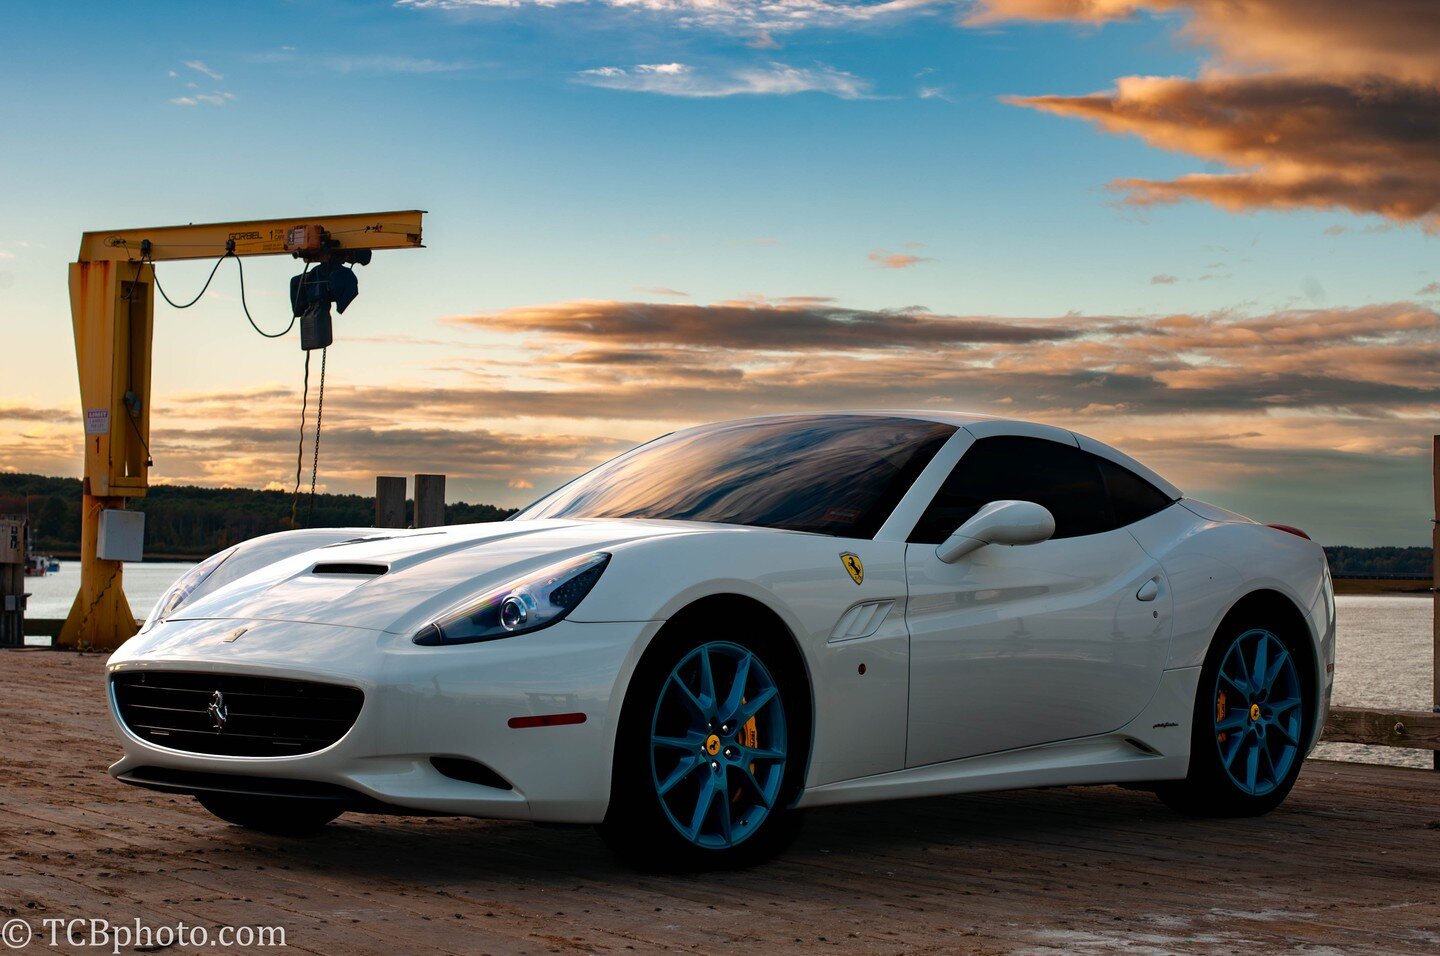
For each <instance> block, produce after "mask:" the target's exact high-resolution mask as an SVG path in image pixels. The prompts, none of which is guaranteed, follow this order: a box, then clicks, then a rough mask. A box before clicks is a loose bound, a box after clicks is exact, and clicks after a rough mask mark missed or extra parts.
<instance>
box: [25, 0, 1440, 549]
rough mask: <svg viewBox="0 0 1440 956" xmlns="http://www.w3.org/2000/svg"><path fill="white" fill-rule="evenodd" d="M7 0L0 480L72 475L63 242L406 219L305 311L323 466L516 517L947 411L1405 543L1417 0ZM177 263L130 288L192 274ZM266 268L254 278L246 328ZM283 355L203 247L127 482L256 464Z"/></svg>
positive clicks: (1428, 345) (1430, 24) (1425, 295)
mask: <svg viewBox="0 0 1440 956" xmlns="http://www.w3.org/2000/svg"><path fill="white" fill-rule="evenodd" d="M0 18H3V21H0V22H3V24H4V28H3V29H0V71H3V73H0V76H3V77H4V79H3V84H4V92H5V94H6V95H4V96H0V177H3V178H0V183H3V186H0V469H5V470H15V471H35V472H41V473H45V474H55V475H78V474H79V473H80V469H81V465H82V461H81V441H82V438H83V429H82V425H81V410H80V407H79V391H78V385H77V382H76V373H75V367H74V350H73V338H72V334H71V324H70V318H69V305H68V290H67V286H66V279H65V276H66V264H67V263H68V262H70V261H72V260H73V259H74V258H75V256H76V250H77V248H78V243H79V239H80V234H81V233H82V232H84V231H87V230H102V229H113V228H129V227H139V226H148V225H170V224H178V223H185V222H211V221H230V220H245V219H268V218H291V217H294V218H297V219H303V217H305V216H308V215H319V214H337V213H352V212H368V211H382V210H390V209H410V208H419V209H424V210H427V215H426V221H425V236H424V238H425V245H426V247H427V248H425V249H423V250H419V251H408V250H407V251H395V252H385V253H381V254H377V255H376V257H375V260H374V262H372V263H371V264H370V265H369V266H367V267H363V268H360V269H359V270H358V273H359V279H360V297H359V298H358V299H357V300H356V301H355V303H354V304H353V305H351V306H350V308H349V309H348V310H347V311H346V313H345V314H344V315H339V316H336V319H335V335H336V343H335V345H334V346H333V347H332V348H331V349H330V351H329V354H328V357H327V360H326V373H327V382H326V394H325V413H324V428H323V441H322V445H321V457H320V467H319V475H320V480H319V487H321V488H322V489H325V490H331V491H346V492H360V493H371V492H372V491H373V487H374V484H373V482H374V476H375V475H377V474H406V475H408V474H413V473H416V472H441V473H445V474H447V475H449V488H448V490H449V496H450V497H451V499H452V500H453V499H463V500H469V501H484V502H491V503H496V504H501V505H523V504H525V503H527V502H528V501H530V500H533V499H534V498H536V497H538V496H539V495H540V494H541V493H543V492H544V491H546V490H548V489H550V488H553V487H555V486H556V485H558V484H560V483H562V482H564V481H565V480H568V479H569V478H570V477H573V476H574V475H575V474H577V473H579V472H580V471H583V470H584V469H586V468H588V467H590V466H591V465H593V464H595V463H598V462H599V461H602V460H604V459H605V458H607V457H610V456H611V455H613V454H616V453H618V452H619V451H622V450H624V449H625V448H628V447H630V446H632V445H633V444H635V443H637V442H639V441H642V440H645V439H647V438H650V437H653V436H655V435H657V434H661V433H663V432H666V431H669V430H672V429H674V428H676V427H681V426H684V425H689V424H694V423H699V422H703V421H709V420H716V419H722V418H733V417H740V416H745V415H750V414H759V413H768V412H782V411H795V410H803V409H830V408H860V407H871V408H875V407H884V408H921V409H924V408H932V409H942V408H943V409H960V410H967V411H977V412H983V413H987V414H998V415H1006V416H1014V417H1019V418H1026V419H1031V420H1038V421H1045V422H1051V423H1055V424H1060V425H1063V426H1067V427H1071V428H1074V429H1076V430H1078V431H1081V432H1084V433H1087V434H1090V435H1093V436H1095V437H1097V438H1100V439H1101V440H1104V441H1108V442H1111V443H1113V444H1115V445H1117V446H1118V447H1120V448H1121V449H1123V450H1125V451H1126V452H1128V453H1130V454H1131V455H1133V456H1135V457H1137V458H1139V459H1141V460H1143V461H1145V462H1146V463H1147V464H1150V465H1151V466H1152V467H1154V468H1155V469H1156V470H1158V471H1159V472H1161V473H1162V474H1164V475H1165V476H1166V477H1168V478H1169V479H1170V480H1172V481H1173V482H1175V483H1176V484H1177V485H1179V486H1180V487H1181V488H1183V489H1184V490H1185V491H1186V493H1187V494H1190V495H1192V496H1195V497H1199V498H1204V499H1207V500H1211V501H1214V502H1216V503H1217V504H1221V505H1223V506H1226V507H1229V508H1233V509H1235V510H1238V511H1241V512H1242V513H1245V514H1248V515H1250V516H1252V517H1254V518H1257V519H1259V520H1263V521H1266V522H1278V523H1285V524H1291V525H1296V526H1299V527H1302V528H1305V529H1306V530H1308V531H1309V532H1310V533H1311V534H1312V535H1313V536H1314V537H1316V538H1317V539H1318V540H1320V541H1322V542H1324V543H1327V544H1351V545H1380V544H1387V545H1417V544H1423V543H1427V542H1428V540H1429V528H1430V516H1431V507H1430V502H1429V481H1430V467H1429V454H1430V445H1431V436H1432V434H1434V433H1435V432H1440V312H1437V310H1440V263H1437V262H1436V261H1435V260H1436V254H1437V252H1440V57H1436V56H1435V54H1434V51H1435V50H1436V49H1437V48H1440V4H1434V3H1433V2H1431V0H1370V2H1367V3H1365V4H1356V3H1353V0H880V2H876V0H760V2H741V0H399V2H391V0H385V2H353V3H340V2H334V0H285V2H271V0H252V2H247V3H244V4H223V5H222V4H195V3H167V2H152V3H147V4H140V5H135V4H130V5H117V4H113V3H93V4H85V3H73V4H33V3H19V2H10V0H0ZM212 265H213V263H211V262H186V263H161V264H159V266H158V267H157V274H158V277H159V280H160V282H161V284H162V285H163V286H164V288H165V290H166V291H167V292H168V293H170V296H171V298H173V299H176V300H177V301H184V300H188V299H189V298H190V297H191V296H193V295H194V294H195V293H196V292H197V291H198V290H199V289H200V288H201V286H202V285H203V284H204V282H205V278H206V275H207V274H208V273H209V271H210V268H211V266H212ZM298 271H299V266H298V264H297V263H296V262H295V261H293V260H291V259H289V258H287V257H270V258H264V259H258V258H256V259H247V260H246V266H245V276H246V294H247V300H248V302H249V304H250V306H251V310H252V312H253V313H254V314H255V318H256V321H257V322H259V323H260V324H261V325H262V327H264V328H266V329H267V330H277V329H282V328H284V326H285V325H286V323H287V322H288V321H289V306H288V300H287V290H288V281H289V277H290V276H291V275H293V274H295V273H296V272H298ZM302 363H303V353H302V352H301V351H300V349H299V343H298V337H297V335H296V334H295V333H293V332H292V333H291V334H290V335H289V336H286V337H282V338H279V339H274V340H272V339H266V338H262V337H261V336H259V335H256V334H255V333H254V332H253V331H252V330H251V328H250V326H249V325H248V324H247V323H246V321H245V317H244V314H243V313H242V312H241V309H240V301H239V283H238V277H237V274H236V269H235V264H234V263H232V262H226V263H222V264H221V267H220V269H219V270H218V272H217V273H216V277H215V279H214V281H213V282H212V284H211V285H210V286H209V288H208V289H207V290H206V291H205V293H204V295H203V296H201V299H200V301H199V302H198V303H197V304H196V306H195V307H193V308H191V309H189V310H185V311H179V310H174V309H171V308H169V307H168V306H166V305H165V304H164V303H163V302H161V303H158V304H157V308H156V340H155V370H154V376H153V395H152V413H153V416H152V430H153V434H152V438H153V440H152V442H151V446H152V452H153V457H154V460H155V467H154V468H153V469H152V471H151V481H152V482H154V483H161V482H169V483H199V484H205V485H243V486H250V487H272V488H283V489H286V490H288V489H290V488H291V487H293V484H294V481H295V459H296V445H297V439H298V437H299V425H300V404H301V392H300V386H301V373H302ZM314 377H318V362H316V363H315V364H314V366H313V367H312V386H313V384H314V382H313V378H314ZM311 409H312V422H313V393H312V404H311ZM312 427H313V425H312ZM308 441H309V439H307V443H308ZM305 469H306V479H305V481H306V484H307V485H308V469H309V462H308V459H307V461H306V464H305Z"/></svg>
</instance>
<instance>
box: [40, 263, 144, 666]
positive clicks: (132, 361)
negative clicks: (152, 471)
mask: <svg viewBox="0 0 1440 956" xmlns="http://www.w3.org/2000/svg"><path fill="white" fill-rule="evenodd" d="M70 311H71V319H72V322H73V324H74V327H75V360H76V365H77V367H78V369H79V372H80V404H81V409H82V414H83V418H84V421H85V473H84V489H83V502H82V511H81V519H80V590H79V592H78V593H77V594H76V595H75V603H74V604H73V605H72V606H71V608H70V614H69V616H68V617H67V618H66V619H65V626H64V627H63V628H61V630H60V636H59V637H58V638H57V639H56V642H55V643H56V646H59V647H73V648H80V647H90V648H96V649H110V648H115V647H118V646H119V645H120V644H121V643H122V642H123V641H125V640H126V639H127V638H129V637H130V636H131V635H133V634H134V633H135V630H136V627H135V615H134V613H133V612H132V611H131V610H130V603H129V601H127V600H126V598H125V589H124V565H123V564H122V563H121V562H119V561H112V560H107V559H105V558H102V557H101V556H100V553H99V547H98V544H99V534H100V516H101V513H102V512H103V511H105V510H106V509H123V508H125V505H126V500H127V499H128V498H131V497H138V496H141V495H144V494H145V489H146V486H147V483H148V464H149V456H148V454H147V451H146V447H147V445H148V443H149V435H150V347H151V340H152V335H153V322H152V317H153V315H154V286H153V283H151V282H149V281H146V277H145V276H144V274H143V270H142V269H141V268H140V267H138V266H137V265H135V264H132V263H129V262H124V261H116V260H109V261H98V262H76V263H72V264H71V266H70Z"/></svg>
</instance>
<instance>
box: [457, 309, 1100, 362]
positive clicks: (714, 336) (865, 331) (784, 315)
mask: <svg viewBox="0 0 1440 956" xmlns="http://www.w3.org/2000/svg"><path fill="white" fill-rule="evenodd" d="M447 321H449V322H453V323H457V324H460V325H468V326H472V327H475V328H483V329H488V330H491V331H498V332H511V333H517V334H522V335H540V336H545V337H547V338H548V339H549V340H550V341H553V342H585V343H589V344H592V345H593V344H599V343H607V344H608V343H625V344H635V345H676V346H683V347H694V346H703V347H706V348H723V349H727V350H743V349H752V348H753V349H774V350H781V351H792V350H798V351H817V350H825V349H880V350H887V349H903V348H915V347H926V348H928V347H931V346H936V345H948V346H955V347H960V346H966V345H973V344H977V343H984V342H1039V341H1054V340H1062V339H1067V338H1071V337H1073V336H1074V335H1076V334H1078V333H1077V332H1076V331H1074V330H1073V329H1071V328H1067V327H1065V325H1063V324H1061V325H1054V324H1049V323H1042V322H1027V321H1023V320H1002V319H990V318H982V317H957V316H945V315H936V314H934V313H931V312H926V311H924V310H921V309H898V310H863V309H846V308H840V307H837V306H833V305H829V304H828V300H825V299H817V298H814V297H805V298H800V299H792V300H782V301H780V302H768V301H764V300H761V301H743V300H742V301H729V302H720V303H716V304H713V305H691V304H688V303H651V302H616V301H611V300H584V301H575V302H559V303H555V304H551V305H539V306H529V307H523V308H515V309H505V310H502V311H499V312H482V313H478V314H475V315H470V316H462V317H458V318H454V319H450V320H447Z"/></svg>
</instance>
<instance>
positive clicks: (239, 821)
mask: <svg viewBox="0 0 1440 956" xmlns="http://www.w3.org/2000/svg"><path fill="white" fill-rule="evenodd" d="M195 799H196V800H198V801H200V805H201V806H202V807H204V808H205V809H206V810H209V811H210V812H211V813H213V814H214V815H215V816H217V817H219V818H220V819H222V820H224V821H225V822H226V823H233V824H234V825H235V826H237V827H245V828H246V829H247V830H258V831H259V832H261V833H273V834H275V835H277V836H305V835H307V834H311V833H314V832H316V831H317V830H319V829H320V828H321V827H323V826H325V824H327V823H329V822H330V821H331V820H334V819H335V818H336V817H338V816H340V814H341V813H343V812H344V808H342V807H340V806H338V805H336V804H334V803H331V802H330V801H327V800H300V799H296V798H295V797H256V796H247V795H245V794H235V793H197V794H196V795H195Z"/></svg>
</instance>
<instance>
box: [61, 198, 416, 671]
mask: <svg viewBox="0 0 1440 956" xmlns="http://www.w3.org/2000/svg"><path fill="white" fill-rule="evenodd" d="M423 216H424V213H423V212H422V211H421V210H406V211H401V212H379V213H364V214H360V215H351V216H319V217H309V218H296V219H269V220H262V221H257V222H222V223H208V224H204V225H187V226H161V227H157V228H153V229H122V230H116V231H111V232H87V233H85V234H84V236H83V237H82V238H81V240H80V255H79V258H78V260H77V261H75V262H73V263H71V264H70V311H71V318H72V320H73V322H74V325H75V359H76V364H77V365H78V367H79V370H80V401H81V406H82V408H83V416H84V422H85V473H84V510H83V512H82V519H81V536H80V591H79V593H78V594H76V595H75V603H74V604H73V605H72V606H71V608H70V614H69V616H68V617H67V618H66V620H65V626H64V627H63V628H62V629H61V631H60V637H59V638H58V639H57V641H56V644H57V645H59V646H63V647H90V648H95V649H98V650H109V649H113V648H115V647H118V646H119V645H120V644H121V643H123V642H124V641H125V640H126V639H127V638H129V637H130V636H132V635H133V634H134V633H135V631H136V626H135V615H134V614H133V613H132V611H131V610H130V604H129V602H128V601H127V600H126V599H125V592H124V590H123V586H122V585H123V567H124V566H123V564H122V563H121V562H122V560H124V559H127V558H133V557H137V556H138V545H139V540H140V527H139V526H137V524H136V522H135V521H134V520H133V517H137V515H136V514H135V513H134V512H127V511H126V502H127V500H128V499H130V498H138V497H141V496H143V495H144V494H145V491H146V489H147V488H148V486H149V469H150V456H149V444H150V371H151V354H152V353H151V344H152V341H153V337H154V312H155V286H156V283H155V270H154V263H156V262H162V261H170V260H178V259H212V258H213V259H216V260H217V265H218V260H219V259H221V258H222V257H228V256H236V257H240V256H273V255H291V256H294V257H296V258H299V259H303V260H304V261H305V262H306V263H308V264H309V265H307V267H306V268H307V272H306V275H313V276H316V277H320V276H321V275H322V273H324V272H325V270H327V269H331V270H338V271H336V272H334V273H333V274H332V275H333V277H335V278H337V284H338V279H339V278H340V277H339V273H340V272H348V270H344V269H343V267H342V264H344V263H360V264H364V263H367V262H369V261H370V253H371V252H372V251H376V250H382V249H418V248H421V246H422V243H421V220H422V218H423ZM312 266H313V269H314V271H313V272H312V271H311V269H312ZM212 275H213V273H212ZM318 281H319V282H320V283H321V286H320V288H321V291H320V293H319V295H320V297H321V298H324V297H326V296H327V295H329V298H328V301H321V302H312V304H311V305H310V306H309V307H305V306H304V304H303V303H304V296H305V289H306V283H305V282H303V281H301V282H300V283H299V285H298V286H297V288H298V289H299V290H300V298H299V299H297V297H296V290H295V288H292V296H291V297H292V302H295V303H296V313H297V314H299V313H300V312H301V311H304V315H302V316H301V317H300V326H301V341H302V347H304V348H306V349H310V348H321V347H324V346H326V345H329V344H330V310H329V301H339V305H340V311H344V308H345V305H346V304H348V302H349V300H350V298H353V297H354V283H353V280H350V291H349V293H348V296H347V295H346V294H345V293H344V291H343V290H342V291H341V292H340V295H341V298H340V299H339V300H337V299H336V298H335V297H334V295H333V290H332V292H330V293H327V291H326V287H325V286H324V284H323V283H324V279H323V278H322V279H319V280H318ZM314 285H315V282H311V283H310V286H311V287H312V288H311V291H310V293H309V295H310V298H311V300H314V299H315V298H316V293H315V291H314V288H313V287H314ZM247 314H248V313H247Z"/></svg>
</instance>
